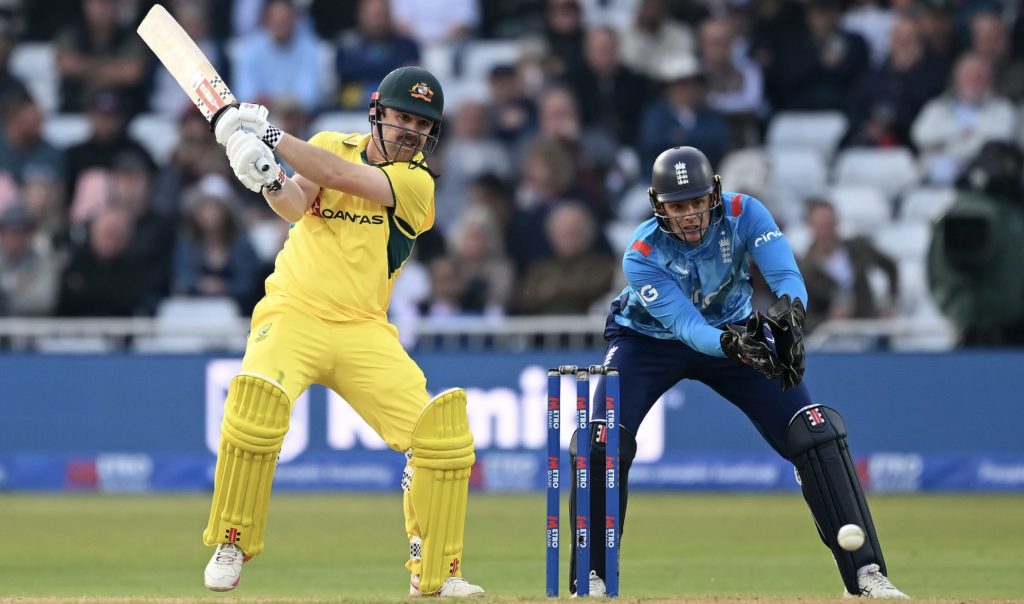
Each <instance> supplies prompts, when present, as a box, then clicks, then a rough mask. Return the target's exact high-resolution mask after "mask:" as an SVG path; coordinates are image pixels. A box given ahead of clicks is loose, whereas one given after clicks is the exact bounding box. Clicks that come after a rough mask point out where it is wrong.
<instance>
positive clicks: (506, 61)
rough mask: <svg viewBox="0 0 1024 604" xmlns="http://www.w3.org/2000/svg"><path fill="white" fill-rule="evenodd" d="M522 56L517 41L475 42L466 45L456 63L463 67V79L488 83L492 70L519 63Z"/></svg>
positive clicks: (457, 54) (457, 55)
mask: <svg viewBox="0 0 1024 604" xmlns="http://www.w3.org/2000/svg"><path fill="white" fill-rule="evenodd" d="M521 55H522V51H521V49H520V47H519V42H518V41H515V40H473V41H471V42H468V43H467V44H466V45H465V47H464V48H463V49H462V52H461V53H456V61H459V62H460V63H461V66H462V68H461V71H460V77H461V79H463V80H468V81H471V82H486V81H487V78H488V76H489V75H490V73H491V69H493V68H494V67H497V66H498V65H513V64H515V63H518V62H519V58H520V56H521ZM445 91H446V92H447V88H446V89H445ZM445 96H446V97H447V95H445ZM446 102H447V99H446Z"/></svg>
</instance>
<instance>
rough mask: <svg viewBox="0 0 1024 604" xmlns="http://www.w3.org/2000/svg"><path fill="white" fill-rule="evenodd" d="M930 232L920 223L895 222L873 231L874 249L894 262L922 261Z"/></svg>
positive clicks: (928, 227) (929, 239)
mask: <svg viewBox="0 0 1024 604" xmlns="http://www.w3.org/2000/svg"><path fill="white" fill-rule="evenodd" d="M931 237H932V230H931V228H930V226H929V225H927V224H924V223H920V222H903V221H900V222H895V223H892V224H889V225H888V226H885V227H883V228H882V229H880V230H878V231H875V233H874V234H873V240H874V243H875V247H877V248H878V249H879V250H881V251H882V252H884V253H885V254H887V255H889V256H891V257H892V258H893V259H894V260H906V259H910V258H917V259H922V258H924V256H925V254H926V253H927V252H928V244H929V242H930V241H931Z"/></svg>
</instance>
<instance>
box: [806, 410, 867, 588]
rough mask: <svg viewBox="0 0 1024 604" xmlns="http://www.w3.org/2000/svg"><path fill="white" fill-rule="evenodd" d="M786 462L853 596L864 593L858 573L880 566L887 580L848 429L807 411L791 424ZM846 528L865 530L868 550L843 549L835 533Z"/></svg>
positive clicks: (832, 414) (834, 418) (835, 417)
mask: <svg viewBox="0 0 1024 604" xmlns="http://www.w3.org/2000/svg"><path fill="white" fill-rule="evenodd" d="M786 456H787V458H788V459H789V460H790V461H791V462H793V465H794V466H796V470H797V479H798V480H799V482H800V488H801V489H802V491H803V495H804V499H805V500H806V501H807V505H808V506H809V507H810V508H811V514H812V515H813V516H814V522H815V523H816V524H817V526H818V533H819V534H820V536H821V539H822V541H824V542H825V545H827V546H828V547H829V548H830V549H831V550H832V555H833V556H834V557H835V559H836V563H837V564H838V566H839V574H840V575H842V578H843V583H844V584H845V585H846V590H847V591H848V592H849V593H852V594H856V593H859V586H858V585H857V569H859V568H861V567H862V566H865V565H867V564H872V563H874V564H878V566H879V567H881V571H882V573H883V574H886V569H885V560H884V559H883V558H882V548H881V546H879V544H878V534H877V533H876V532H875V525H874V523H873V522H872V520H871V511H870V510H869V509H868V504H867V500H866V499H865V497H864V491H863V489H861V484H860V479H859V478H858V477H857V469H856V467H855V466H854V465H853V460H852V459H851V458H850V450H849V448H848V447H847V444H846V424H845V423H844V422H843V418H842V417H841V416H840V415H839V413H837V412H836V411H835V410H833V409H831V408H829V407H825V406H823V405H815V406H813V407H810V408H807V409H803V410H802V411H800V413H798V414H797V415H796V417H794V418H793V419H792V421H790V424H789V429H788V432H787V434H786ZM844 524H856V525H857V526H860V527H861V528H863V529H864V534H865V537H866V538H865V540H864V545H863V546H862V547H861V548H860V549H858V550H857V551H854V552H848V551H846V550H844V549H843V548H841V547H840V546H839V541H838V539H837V537H836V533H837V532H838V531H839V528H840V527H841V526H843V525H844Z"/></svg>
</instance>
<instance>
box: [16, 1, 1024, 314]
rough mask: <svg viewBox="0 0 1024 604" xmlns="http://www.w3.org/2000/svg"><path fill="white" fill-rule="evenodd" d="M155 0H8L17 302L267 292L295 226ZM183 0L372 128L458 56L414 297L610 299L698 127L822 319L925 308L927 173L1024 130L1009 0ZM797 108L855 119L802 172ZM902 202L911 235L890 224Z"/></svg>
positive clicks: (448, 306) (114, 310)
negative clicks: (875, 201)
mask: <svg viewBox="0 0 1024 604" xmlns="http://www.w3.org/2000/svg"><path fill="white" fill-rule="evenodd" d="M152 4H153V2H152V1H147V0H2V1H0V119H2V123H0V316H5V315H6V316H137V315H153V314H154V313H157V312H158V309H159V307H160V303H161V301H163V300H166V299H167V298H169V297H172V296H209V297H220V298H229V299H230V300H232V301H233V302H234V303H235V304H236V305H237V308H238V310H239V313H240V314H242V315H246V314H248V313H249V312H250V311H251V308H252V306H253V305H254V303H255V301H256V300H258V299H259V297H260V295H261V293H262V281H263V279H265V278H266V276H267V275H268V274H269V272H270V271H271V270H272V267H273V260H274V257H275V255H276V253H277V251H278V250H279V249H280V247H281V245H282V244H283V241H284V240H285V238H286V237H287V233H288V228H289V225H288V224H286V223H284V222H283V221H281V220H280V219H279V218H277V217H276V216H275V215H274V214H273V213H272V212H270V211H269V209H268V208H267V207H265V205H264V202H263V200H262V198H261V197H259V196H257V195H254V194H251V193H249V192H247V191H244V190H243V189H241V188H240V187H239V186H238V184H237V183H236V182H235V180H234V178H233V177H232V175H231V172H230V168H229V166H228V165H227V161H226V159H225V158H224V154H223V153H222V151H221V150H220V148H219V147H218V146H217V144H216V142H215V141H214V138H213V136H212V134H210V132H209V126H208V124H206V122H205V121H204V120H203V118H202V116H201V115H200V114H199V112H198V111H196V110H195V109H194V107H192V105H191V103H190V102H189V100H188V98H187V97H186V96H185V95H184V94H182V92H181V91H180V89H178V87H177V84H176V83H175V82H174V80H173V79H172V78H170V76H169V75H168V74H167V73H166V72H165V71H164V70H163V69H162V68H161V67H160V66H159V64H158V63H157V62H156V61H155V58H154V57H153V56H152V54H151V53H150V52H149V50H148V49H147V48H146V47H145V46H144V45H143V43H142V41H141V39H140V38H139V37H138V36H137V35H136V34H135V27H136V26H137V24H138V22H139V21H140V19H141V18H142V16H143V15H144V14H145V13H146V11H147V10H148V9H149V7H150V6H151V5H152ZM164 4H165V5H166V6H167V7H168V8H169V9H170V10H171V12H172V14H174V15H175V16H176V17H177V19H178V20H179V21H180V22H181V23H182V25H183V27H184V28H185V29H186V31H188V33H189V34H190V35H191V36H192V37H193V39H195V41H196V43H197V44H198V45H199V47H200V48H201V49H202V50H203V51H204V52H205V53H206V55H207V56H208V57H209V58H210V59H211V61H212V62H213V63H214V65H215V67H216V68H217V69H218V71H219V72H220V73H221V74H222V75H223V76H224V77H225V79H226V80H227V81H228V82H229V83H230V85H231V88H232V90H233V91H234V92H235V94H236V96H237V97H238V98H240V99H242V100H245V101H252V102H260V103H264V104H266V105H268V106H269V107H270V109H271V117H272V119H273V120H274V121H276V122H279V123H281V125H282V126H283V127H284V128H285V129H286V130H288V131H290V132H293V133H296V134H300V135H306V136H311V135H312V134H313V133H314V131H316V130H318V129H322V127H324V126H325V125H327V126H329V125H331V124H338V123H344V124H345V125H346V126H349V127H350V130H352V129H354V130H360V131H367V129H368V123H367V122H366V121H365V120H366V117H365V115H366V109H367V104H368V100H369V96H370V94H371V93H372V92H373V90H374V87H375V85H376V84H377V82H379V80H380V79H381V78H382V77H383V76H384V75H385V74H386V73H388V72H389V71H390V70H392V69H394V68H396V67H400V66H402V65H409V64H418V65H423V66H425V67H427V68H428V69H431V70H432V71H433V72H434V73H435V74H437V75H438V77H439V79H440V80H441V82H442V84H443V85H444V86H445V93H446V97H447V98H448V99H449V101H448V106H446V108H445V109H446V119H445V123H444V125H443V128H442V132H441V143H440V145H439V151H438V153H437V155H436V156H435V158H434V160H433V161H432V169H434V171H436V172H438V173H440V174H441V178H440V179H439V180H438V181H437V191H436V204H437V223H436V226H435V228H434V229H433V230H432V231H430V232H428V233H427V234H426V235H425V236H424V237H422V238H421V239H420V240H419V242H418V243H417V246H416V248H415V252H414V256H413V257H412V259H411V260H410V261H409V262H408V263H407V265H406V267H405V269H404V271H403V274H402V276H401V277H400V281H403V280H404V281H405V283H402V284H401V285H400V286H399V287H398V288H397V289H396V291H395V300H394V303H393V308H392V311H393V314H395V315H406V318H408V316H416V317H424V316H426V317H462V316H475V315H487V316H493V315H519V314H525V315H534V314H580V313H604V312H605V311H606V309H607V303H608V302H609V301H610V300H611V299H612V298H613V297H614V295H615V294H616V293H617V291H618V290H619V289H621V287H622V286H623V284H624V283H623V280H622V276H621V271H620V269H619V258H620V256H621V252H622V249H621V246H622V244H623V242H624V241H625V240H626V239H627V238H628V236H629V233H631V232H632V228H634V227H635V226H636V225H637V224H638V223H639V222H640V221H641V220H643V219H645V218H647V217H649V206H648V205H647V201H646V193H645V187H646V185H647V180H649V175H650V166H651V163H652V162H653V160H654V158H655V157H656V156H657V155H658V154H659V153H660V152H661V151H663V150H664V149H666V148H668V147H672V146H677V145H684V144H685V145H693V146H696V147H698V148H700V149H702V150H703V151H704V152H705V153H706V154H707V156H708V157H709V159H710V160H711V161H712V163H713V165H714V166H715V167H716V169H717V170H718V171H719V172H720V173H721V174H722V175H723V178H724V181H725V182H724V186H725V189H727V190H734V191H740V192H746V193H750V194H752V195H757V196H758V197H759V198H761V199H762V201H764V202H765V203H766V204H767V205H768V206H769V208H770V209H772V211H773V213H774V214H775V215H776V218H777V219H778V220H779V222H780V226H781V227H782V228H783V230H784V231H785V232H786V234H787V235H789V236H790V240H791V244H792V245H793V247H794V249H795V250H796V252H797V254H798V259H799V261H800V263H801V266H802V269H803V271H804V274H805V277H806V278H807V281H808V290H809V293H810V297H811V300H810V301H809V306H810V309H811V314H810V318H811V326H812V327H813V326H814V325H816V324H818V323H821V322H822V321H825V320H827V319H830V318H846V317H880V316H911V315H913V314H914V313H916V312H918V311H919V309H920V307H921V306H920V305H921V304H924V302H923V301H922V300H923V298H922V297H921V292H925V297H926V295H927V294H926V290H927V286H926V284H925V283H924V269H923V256H924V254H925V252H926V248H927V240H928V238H927V237H922V236H921V229H920V227H921V225H920V224H915V225H913V228H911V227H910V226H909V225H904V224H903V222H905V221H903V219H904V218H905V217H906V216H908V207H909V205H910V202H909V197H911V195H910V193H913V192H914V191H922V190H923V191H931V192H932V197H933V198H934V200H935V208H933V209H928V210H926V211H924V212H922V213H921V215H927V216H928V217H930V218H933V217H936V216H938V214H939V213H940V212H941V210H942V204H943V203H947V202H948V198H949V197H950V194H951V193H950V192H951V191H953V190H954V188H955V187H956V186H957V184H956V183H957V182H958V179H959V178H960V177H961V176H962V173H963V172H964V169H965V167H967V166H968V165H969V163H970V161H971V160H972V158H973V157H974V156H975V155H976V154H977V153H978V152H979V151H980V150H981V149H982V147H983V146H984V145H985V144H986V143H988V142H991V141H1000V142H1002V143H1005V144H1007V145H1010V146H1019V145H1020V144H1021V141H1022V130H1021V125H1020V121H1021V119H1020V118H1021V111H1022V102H1024V14H1021V13H1019V12H1018V10H1019V5H1018V3H1015V2H1011V1H1010V0H1005V2H1004V1H1003V0H501V1H500V2H499V1H495V2H491V1H485V0H348V1H343V2H338V1H337V0H211V1H208V2H207V1H203V0H171V1H169V2H166V3H164ZM40 57H42V58H40ZM26 66H27V68H26ZM48 83H52V85H50V84H48ZM48 91H49V92H48ZM802 114H815V115H826V114H827V115H833V116H838V118H839V119H840V121H841V124H842V128H841V131H840V132H839V136H837V137H836V140H835V144H834V145H833V146H832V147H831V148H824V149H817V150H816V153H817V154H816V155H814V156H813V157H807V158H805V159H806V163H803V164H799V163H798V164H797V168H796V170H795V172H796V176H794V177H791V178H790V180H788V181H787V180H785V179H783V178H782V176H780V174H781V173H782V172H783V170H782V163H780V162H782V158H783V156H785V157H790V158H791V157H794V155H793V149H792V148H787V149H786V150H785V151H786V152H787V153H788V155H787V154H786V153H782V154H780V153H778V152H777V151H778V146H777V145H774V143H773V141H772V140H771V139H772V125H773V122H775V120H776V118H778V117H779V116H780V115H802ZM861 149H870V150H872V151H877V152H878V153H883V152H887V151H894V150H898V151H900V152H903V153H906V155H907V156H908V157H910V158H912V166H913V170H912V171H913V174H912V175H910V176H909V177H908V178H907V179H906V182H901V183H898V186H899V188H898V189H896V188H894V186H887V184H888V185H892V182H891V181H890V182H889V183H884V182H883V183H880V184H879V187H878V189H879V190H880V191H883V192H882V193H879V195H880V199H882V204H883V205H882V206H881V207H883V210H884V212H885V215H884V216H883V219H882V220H880V221H879V220H876V221H875V222H873V223H860V224H858V223H856V222H855V221H853V222H850V220H852V219H851V218H850V217H851V216H858V215H859V214H857V212H851V211H850V210H849V208H848V207H846V205H845V204H844V203H842V196H841V195H840V194H839V193H838V192H837V193H836V194H835V195H834V196H833V195H832V192H833V188H832V187H831V184H832V183H833V180H834V175H833V170H835V169H838V167H839V163H840V156H841V155H842V154H843V153H844V152H845V151H847V150H861ZM812 168H815V169H812ZM816 170H817V172H820V173H821V176H820V178H818V180H817V181H816V180H815V178H816V176H815V175H816V174H817V172H816ZM846 184H849V183H846ZM856 184H858V185H864V184H865V183H863V182H860V183H856ZM943 200H946V201H943ZM925 203H928V202H927V200H926V201H925ZM868 205H869V204H866V203H865V204H864V206H863V207H867V206H868ZM895 223H900V224H899V225H896V224H895ZM865 224H867V227H866V228H865V226H864V225H865ZM894 225H896V226H905V227H906V228H904V231H905V233H904V234H903V235H899V237H900V240H899V242H898V243H894V242H893V241H894V240H893V239H889V240H885V239H880V238H879V235H880V234H882V233H886V232H891V231H892V229H891V228H890V227H893V226H894ZM890 236H891V237H897V235H895V234H892V235H890ZM908 242H909V243H908ZM909 260H916V263H913V264H908V261H909ZM753 273H754V276H755V283H756V282H757V279H756V267H755V269H754V271H753ZM915 279H916V280H915ZM762 287H763V284H762ZM915 292H916V294H915ZM915 295H917V297H916V298H915V297H914V296H915ZM908 296H909V297H908ZM758 299H761V300H767V297H766V296H764V295H763V291H762V295H761V296H759V298H758ZM767 303H770V302H767Z"/></svg>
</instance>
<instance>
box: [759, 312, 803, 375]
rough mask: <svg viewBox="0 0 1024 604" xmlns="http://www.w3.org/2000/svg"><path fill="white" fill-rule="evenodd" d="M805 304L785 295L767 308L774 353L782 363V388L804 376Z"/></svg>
mask: <svg viewBox="0 0 1024 604" xmlns="http://www.w3.org/2000/svg"><path fill="white" fill-rule="evenodd" d="M805 314H806V313H805V312H804V303H803V302H801V301H800V298H797V299H796V300H791V299H790V297H789V294H785V295H784V296H782V297H781V298H779V300H778V301H777V302H776V303H775V304H773V305H772V306H771V308H769V309H768V316H767V317H765V318H764V322H765V324H766V325H767V326H768V329H770V330H771V332H772V336H774V337H775V352H776V353H777V354H778V355H779V361H780V362H781V363H782V369H783V372H782V389H783V390H786V389H788V388H792V387H793V386H796V385H797V384H799V383H800V382H801V381H802V380H803V379H804V369H805V360H806V355H805V353H804V316H805Z"/></svg>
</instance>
